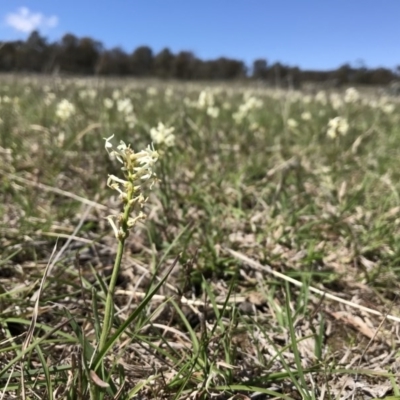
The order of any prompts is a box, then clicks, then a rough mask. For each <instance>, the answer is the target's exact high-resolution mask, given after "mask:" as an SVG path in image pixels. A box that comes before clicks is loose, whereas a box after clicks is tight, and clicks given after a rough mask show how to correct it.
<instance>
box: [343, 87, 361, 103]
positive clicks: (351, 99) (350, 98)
mask: <svg viewBox="0 0 400 400" xmlns="http://www.w3.org/2000/svg"><path fill="white" fill-rule="evenodd" d="M358 100H360V93H359V92H358V90H357V89H355V88H353V87H350V88H348V89H346V92H345V94H344V101H345V102H346V103H356V102H357V101H358Z"/></svg>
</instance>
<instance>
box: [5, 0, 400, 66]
mask: <svg viewBox="0 0 400 400" xmlns="http://www.w3.org/2000/svg"><path fill="white" fill-rule="evenodd" d="M71 4H72V5H74V6H75V7H71ZM288 10H290V11H288ZM398 15H400V3H396V2H394V1H393V0H391V1H389V2H388V3H385V6H384V7H382V6H379V5H377V4H376V2H373V1H372V0H366V1H361V0H353V1H352V3H351V4H348V3H346V2H345V1H344V0H338V1H335V2H334V3H333V2H329V3H328V2H325V3H323V4H321V3H320V2H318V1H317V0H308V1H307V2H306V3H305V2H303V3H298V2H296V0H284V1H281V2H280V3H279V4H272V3H266V2H264V1H251V2H250V1H244V0H234V1H230V2H228V1H227V0H219V1H218V2H211V0H205V1H203V2H201V3H192V2H191V3H190V4H188V3H187V2H186V1H184V0H174V1H171V2H168V3H167V2H165V1H162V0H148V1H147V2H146V3H141V2H139V1H137V0H134V1H131V2H130V3H129V4H128V3H125V2H123V1H122V0H116V1H114V2H113V3H111V2H108V1H104V2H102V3H100V4H97V3H95V2H94V1H93V0H87V1H86V2H85V3H83V4H82V3H78V2H77V1H76V0H72V1H71V2H69V3H68V6H66V5H65V4H61V3H54V2H53V1H51V0H43V1H38V0H26V1H24V2H23V3H19V4H17V3H14V4H12V5H10V4H6V5H4V4H2V5H0V21H1V24H0V39H1V40H3V41H12V40H25V39H26V38H27V37H28V36H29V34H30V33H31V32H32V31H33V30H38V31H39V32H40V34H41V35H42V36H44V37H46V38H47V39H48V41H49V42H55V41H58V40H60V39H61V38H62V36H63V35H64V34H66V33H71V34H73V35H75V36H77V37H84V36H89V37H91V38H92V39H94V40H97V41H99V42H101V43H102V44H103V45H104V47H105V48H106V49H110V48H113V47H120V48H122V49H123V50H124V51H125V52H127V53H131V52H132V51H133V50H134V49H135V48H137V47H139V46H141V45H144V46H148V47H150V48H151V49H152V50H153V52H154V53H155V54H156V53H158V52H159V51H161V50H162V49H163V48H169V49H170V50H171V51H172V52H173V53H175V54H176V53H178V52H179V51H191V52H193V53H194V55H195V56H196V57H198V58H200V59H202V60H214V59H217V58H220V57H226V58H230V59H236V60H241V61H243V62H244V63H245V64H246V66H247V67H249V68H251V66H252V63H253V61H254V60H255V59H262V58H265V59H266V60H267V61H268V64H269V65H271V64H273V63H275V62H280V63H282V64H284V65H289V66H298V67H299V68H301V69H302V70H318V71H329V70H334V69H337V68H338V67H340V66H341V65H344V64H349V65H351V66H352V67H353V68H359V67H361V66H365V67H367V68H379V67H383V68H387V69H390V70H394V69H395V68H396V67H397V66H398V65H399V64H400V58H399V57H398V56H397V52H396V50H397V51H398V46H397V39H396V38H397V37H398V36H399V34H400V27H399V26H398V24H397V21H396V19H397V16H398ZM105 26H106V27H108V26H109V27H110V28H106V29H105V28H104V27H105Z"/></svg>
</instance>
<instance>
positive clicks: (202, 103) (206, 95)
mask: <svg viewBox="0 0 400 400" xmlns="http://www.w3.org/2000/svg"><path fill="white" fill-rule="evenodd" d="M197 105H198V107H199V108H203V109H206V108H208V107H212V106H213V105H214V95H213V94H212V92H210V90H202V91H201V92H200V94H199V99H198V101H197Z"/></svg>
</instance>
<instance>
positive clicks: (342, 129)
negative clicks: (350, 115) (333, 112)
mask: <svg viewBox="0 0 400 400" xmlns="http://www.w3.org/2000/svg"><path fill="white" fill-rule="evenodd" d="M348 130H349V123H348V122H347V120H346V118H343V117H335V118H333V119H331V120H330V121H329V122H328V130H327V133H326V134H327V135H328V137H330V138H332V139H335V138H336V137H337V136H338V135H342V136H344V135H346V134H347V132H348Z"/></svg>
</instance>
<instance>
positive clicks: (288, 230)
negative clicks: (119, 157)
mask: <svg viewBox="0 0 400 400" xmlns="http://www.w3.org/2000/svg"><path fill="white" fill-rule="evenodd" d="M2 79H3V81H4V82H3V83H4V84H2V85H1V86H0V99H1V101H0V118H1V122H0V159H1V160H2V162H1V163H0V196H1V200H2V201H1V204H0V217H1V219H0V221H1V225H0V248H1V250H2V251H1V254H0V257H1V258H0V325H1V329H2V330H1V341H0V388H1V389H0V390H1V393H4V395H5V396H6V397H5V398H36V397H37V396H40V397H41V398H50V399H59V398H60V399H61V398H66V399H86V398H89V396H90V395H91V396H92V398H104V399H114V398H121V399H128V398H148V399H158V398H160V399H161V398H168V399H186V398H199V399H207V398H211V396H219V397H217V398H221V399H225V398H226V399H229V398H235V397H234V396H235V395H236V396H239V395H241V396H251V395H257V393H260V397H259V398H273V397H276V398H293V399H295V398H299V396H300V397H301V398H307V399H314V398H315V399H317V398H332V399H336V398H341V396H342V395H344V394H349V393H350V392H351V391H352V390H354V391H355V392H354V393H356V392H357V391H358V392H357V393H358V394H359V395H362V394H363V393H365V392H363V389H360V388H359V389H357V390H356V387H355V386H356V385H355V383H354V382H355V381H356V380H357V382H360V381H362V385H364V386H363V387H364V388H365V387H368V388H369V389H368V390H370V392H368V393H372V396H374V397H382V396H384V395H389V394H391V393H392V394H393V395H398V384H399V382H398V380H397V375H391V373H395V371H396V369H395V368H396V357H397V353H396V349H397V347H398V346H397V345H398V339H397V336H396V335H395V332H396V329H397V322H396V321H395V320H396V316H397V315H398V313H397V309H396V306H397V305H398V303H399V302H398V299H397V293H398V290H399V285H398V273H399V267H398V264H399V259H400V246H399V244H400V241H399V224H400V218H399V215H400V198H399V179H398V178H399V172H398V160H399V159H400V130H399V126H400V124H399V114H398V112H399V105H398V103H397V100H396V99H387V98H384V97H379V96H377V95H372V94H367V93H363V92H362V91H361V92H360V94H359V96H358V97H357V96H355V95H354V92H351V91H350V92H347V94H346V93H338V94H332V93H316V94H311V93H300V92H283V91H279V90H272V89H268V90H266V89H258V88H250V87H248V88H244V87H243V88H241V87H238V86H218V85H210V87H208V88H205V87H204V85H193V84H172V83H171V84H168V83H155V82H152V83H151V82H139V83H135V82H130V81H123V82H122V83H121V81H115V82H113V81H111V80H110V81H96V80H90V81H84V80H77V79H76V80H73V79H71V80H67V79H65V80H61V79H48V80H41V81H40V82H39V81H38V82H36V81H35V79H30V80H26V81H21V82H16V81H6V80H5V78H2ZM28 88H29V90H28ZM64 100H66V101H68V103H67V102H66V101H64ZM60 104H62V105H63V106H62V107H64V109H63V108H61V109H60V106H59V105H60ZM67 104H72V105H73V108H72V107H71V106H66V105H67ZM57 110H58V111H57ZM60 110H61V111H60ZM67 110H69V112H67ZM72 110H73V111H72ZM337 117H340V118H341V119H340V121H339V120H338V119H335V118H337ZM332 120H333V121H334V122H330V121H332ZM338 121H339V122H341V123H343V121H346V124H347V125H346V124H344V125H343V124H342V125H338ZM172 128H174V129H173V130H172ZM172 132H173V134H174V135H175V138H174V140H172V139H171V137H170V136H168V135H170V134H171V133H172ZM111 135H115V138H118V141H119V140H123V141H124V142H125V143H129V144H131V146H132V148H133V149H135V150H140V149H144V148H146V146H147V145H148V144H149V143H150V142H151V141H155V142H156V143H155V144H154V145H155V147H156V150H158V151H159V154H160V158H159V161H158V162H157V168H156V173H157V176H158V179H159V182H158V184H157V185H155V186H154V188H153V190H152V191H151V192H149V193H148V195H149V198H148V201H147V202H143V209H142V211H143V212H144V213H145V214H147V220H146V221H143V222H142V223H141V224H137V225H135V226H134V228H133V229H132V230H131V231H130V235H129V236H128V237H127V238H126V240H125V245H124V253H123V258H122V262H121V266H120V268H121V269H120V272H119V273H118V274H117V275H118V276H116V281H115V283H116V286H115V292H114V290H113V292H114V295H113V296H112V300H113V308H114V313H113V317H112V319H111V321H110V322H111V323H110V327H109V328H108V327H107V332H106V333H103V332H104V331H103V330H102V329H103V328H104V315H105V309H106V307H105V305H106V304H107V300H106V299H107V293H108V290H109V289H108V288H109V283H110V279H111V276H112V273H113V271H114V272H115V269H113V265H114V260H115V257H116V253H117V242H118V241H117V240H116V237H115V236H116V234H115V232H114V231H113V229H112V227H111V226H110V224H109V222H108V221H107V219H106V217H107V216H109V215H111V214H116V213H117V212H118V210H120V209H121V204H120V200H119V199H118V193H116V192H113V191H111V190H110V188H109V187H107V176H108V175H115V176H121V175H120V174H121V170H120V167H121V165H120V164H119V163H118V162H114V161H115V160H113V159H110V157H109V156H108V154H107V152H106V151H105V149H104V144H105V142H104V139H103V138H109V137H110V136H111ZM163 135H164V136H163ZM163 137H164V139H165V140H161V139H163ZM166 138H168V139H166ZM232 250H233V251H232ZM53 251H54V254H53V256H52V253H53ZM235 252H236V253H235ZM235 254H239V255H240V254H241V255H244V256H246V257H249V258H250V259H251V260H254V261H256V263H254V264H253V263H248V262H246V261H245V257H237V256H235ZM258 265H261V266H265V267H269V268H271V269H270V270H269V269H268V268H265V269H261V268H259V267H257V266H258ZM45 271H46V273H45ZM268 271H276V272H277V273H279V274H271V273H269V272H268ZM280 274H282V275H280ZM282 277H283V278H282ZM285 277H286V278H287V279H294V280H295V282H297V283H298V284H297V283H296V284H288V283H285V279H284V278H285ZM314 289H315V290H314ZM318 290H319V291H322V292H326V296H325V297H324V296H322V297H321V296H319V295H317V294H316V293H318ZM335 296H336V298H337V299H338V301H336V300H334V299H335ZM340 300H344V301H348V302H350V303H351V302H352V303H354V305H361V306H364V307H367V308H369V309H373V310H377V311H379V312H380V313H382V315H385V314H390V316H391V319H390V320H389V319H388V320H387V321H385V322H384V323H383V324H382V325H380V324H381V322H382V320H383V317H382V316H381V317H379V316H376V315H375V316H374V315H373V314H369V313H367V312H366V311H364V310H358V309H356V308H354V307H352V306H350V305H348V304H347V305H346V304H343V303H340V302H339V301H340ZM392 317H393V318H392ZM29 327H31V329H30V330H29ZM378 328H379V329H378ZM29 332H30V333H31V336H30V335H28V333H29ZM102 335H103V336H102ZM99 343H101V345H100V346H99ZM345 378H346V379H347V378H348V379H349V380H348V381H345ZM346 382H347V383H346ZM349 382H350V383H349ZM351 382H353V383H351ZM352 385H353V386H352ZM385 385H386V386H385ZM386 387H387V390H385V388H386ZM379 390H380V391H379ZM391 391H392V392H391ZM261 394H264V395H265V397H261ZM7 396H9V397H7ZM135 396H136V397H135ZM190 396H191V397H190ZM237 398H239V397H237ZM241 398H245V397H241Z"/></svg>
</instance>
